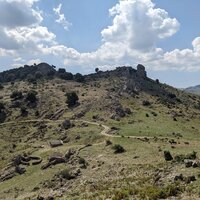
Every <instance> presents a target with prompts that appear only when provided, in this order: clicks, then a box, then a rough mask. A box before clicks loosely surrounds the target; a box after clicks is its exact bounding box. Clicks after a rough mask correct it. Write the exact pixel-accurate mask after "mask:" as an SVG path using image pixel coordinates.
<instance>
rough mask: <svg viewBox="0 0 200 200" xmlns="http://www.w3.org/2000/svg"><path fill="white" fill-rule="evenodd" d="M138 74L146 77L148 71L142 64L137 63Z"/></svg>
mask: <svg viewBox="0 0 200 200" xmlns="http://www.w3.org/2000/svg"><path fill="white" fill-rule="evenodd" d="M136 74H137V76H138V77H140V78H146V77H147V73H146V71H145V67H144V66H143V65H141V64H138V65H137V72H136Z"/></svg>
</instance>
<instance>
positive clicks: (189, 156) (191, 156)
mask: <svg viewBox="0 0 200 200" xmlns="http://www.w3.org/2000/svg"><path fill="white" fill-rule="evenodd" d="M196 158H197V152H195V151H193V152H192V153H189V154H187V155H183V154H180V155H176V156H175V157H174V160H175V161H176V162H184V160H185V159H188V160H195V159H196Z"/></svg>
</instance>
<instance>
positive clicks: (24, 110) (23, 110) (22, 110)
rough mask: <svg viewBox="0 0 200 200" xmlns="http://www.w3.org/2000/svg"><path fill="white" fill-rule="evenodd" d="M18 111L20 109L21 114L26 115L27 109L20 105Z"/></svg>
mask: <svg viewBox="0 0 200 200" xmlns="http://www.w3.org/2000/svg"><path fill="white" fill-rule="evenodd" d="M20 111H21V116H23V117H25V116H27V115H28V111H27V109H26V108H25V107H21V109H20Z"/></svg>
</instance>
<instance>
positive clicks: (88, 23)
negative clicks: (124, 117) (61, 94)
mask: <svg viewBox="0 0 200 200" xmlns="http://www.w3.org/2000/svg"><path fill="white" fill-rule="evenodd" d="M199 8H200V1H199V0H192V1H188V0H176V1H173V0H84V1H83V0H0V71H4V70H7V69H11V68H15V67H20V66H23V65H25V64H29V65H31V64H33V63H40V62H47V63H49V64H52V65H55V66H57V67H58V68H60V67H62V68H63V67H64V68H66V70H67V71H70V72H72V73H77V72H80V73H83V74H87V73H91V72H94V69H95V68H96V67H99V69H100V70H109V69H114V68H115V67H117V66H125V65H127V66H133V67H134V68H135V67H136V66H137V64H138V63H140V64H143V65H144V66H145V67H146V70H147V74H148V76H149V77H151V78H153V79H157V78H158V79H159V80H160V81H161V82H163V83H167V84H169V85H172V86H175V87H178V88H184V87H189V86H192V85H198V84H200V79H199V77H200V26H199V19H200V12H199Z"/></svg>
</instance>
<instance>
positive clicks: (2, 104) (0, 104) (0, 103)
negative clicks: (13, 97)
mask: <svg viewBox="0 0 200 200" xmlns="http://www.w3.org/2000/svg"><path fill="white" fill-rule="evenodd" d="M4 108H5V106H4V103H2V102H0V111H1V110H3V109H4Z"/></svg>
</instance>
